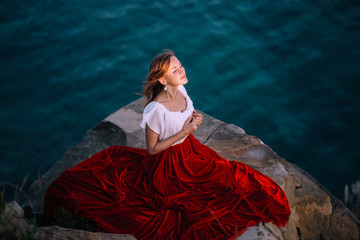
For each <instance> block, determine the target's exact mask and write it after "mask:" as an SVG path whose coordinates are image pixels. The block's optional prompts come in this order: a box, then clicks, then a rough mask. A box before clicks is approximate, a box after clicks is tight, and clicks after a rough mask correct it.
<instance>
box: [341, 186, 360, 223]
mask: <svg viewBox="0 0 360 240" xmlns="http://www.w3.org/2000/svg"><path fill="white" fill-rule="evenodd" d="M344 202H345V205H346V206H347V207H348V208H349V209H350V210H351V211H352V212H353V213H354V214H355V215H356V216H357V217H358V218H359V217H360V180H357V181H356V182H355V183H353V184H351V185H350V187H349V186H348V185H346V186H345V191H344Z"/></svg>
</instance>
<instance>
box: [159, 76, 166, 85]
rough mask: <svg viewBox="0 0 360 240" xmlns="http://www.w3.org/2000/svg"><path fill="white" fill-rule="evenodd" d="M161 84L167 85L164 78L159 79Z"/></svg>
mask: <svg viewBox="0 0 360 240" xmlns="http://www.w3.org/2000/svg"><path fill="white" fill-rule="evenodd" d="M159 82H160V83H161V84H162V85H165V84H166V80H165V78H164V77H162V78H159Z"/></svg>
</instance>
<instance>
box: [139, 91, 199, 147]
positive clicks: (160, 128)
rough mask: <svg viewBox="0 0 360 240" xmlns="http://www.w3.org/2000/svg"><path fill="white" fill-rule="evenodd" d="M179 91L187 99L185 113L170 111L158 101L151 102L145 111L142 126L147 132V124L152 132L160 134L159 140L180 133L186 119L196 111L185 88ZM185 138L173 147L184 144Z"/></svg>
mask: <svg viewBox="0 0 360 240" xmlns="http://www.w3.org/2000/svg"><path fill="white" fill-rule="evenodd" d="M178 89H179V91H180V93H181V94H182V95H183V96H184V97H185V99H186V109H185V110H184V111H181V112H180V111H177V112H176V111H169V110H167V108H166V107H165V106H164V105H162V104H161V103H159V102H156V101H152V102H150V103H149V104H148V105H147V106H146V107H145V109H144V112H143V120H142V122H141V124H140V126H141V127H142V128H143V129H144V130H145V127H146V124H147V125H148V126H149V128H151V130H153V131H154V132H156V133H157V134H159V140H163V139H166V138H169V137H171V136H173V135H175V134H176V133H178V132H180V131H181V129H182V128H183V126H184V123H185V121H186V119H188V117H190V116H191V115H192V113H193V111H194V106H193V102H192V101H191V99H190V97H189V95H188V94H187V92H186V89H185V87H184V86H182V85H181V86H179V88H178ZM185 138H186V137H185ZM185 138H183V139H180V140H179V141H177V142H176V143H174V144H173V145H176V144H179V143H182V142H183V141H184V140H185Z"/></svg>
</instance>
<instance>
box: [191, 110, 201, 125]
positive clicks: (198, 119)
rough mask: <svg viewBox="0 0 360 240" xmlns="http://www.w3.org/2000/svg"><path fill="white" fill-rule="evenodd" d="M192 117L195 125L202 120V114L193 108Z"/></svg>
mask: <svg viewBox="0 0 360 240" xmlns="http://www.w3.org/2000/svg"><path fill="white" fill-rule="evenodd" d="M192 117H193V119H194V120H195V121H196V126H200V125H201V123H202V120H203V115H202V114H200V113H198V112H196V111H195V110H194V112H193V114H192Z"/></svg>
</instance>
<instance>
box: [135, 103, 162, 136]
mask: <svg viewBox="0 0 360 240" xmlns="http://www.w3.org/2000/svg"><path fill="white" fill-rule="evenodd" d="M163 114H164V113H163V112H162V111H161V108H160V106H158V103H155V102H150V103H149V104H148V105H147V106H146V107H145V109H144V112H143V120H142V122H141V124H140V127H142V128H143V129H145V127H146V124H147V125H148V126H149V128H151V130H153V131H154V132H156V133H157V134H160V132H161V131H160V130H161V125H162V120H163V119H164V118H163Z"/></svg>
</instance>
